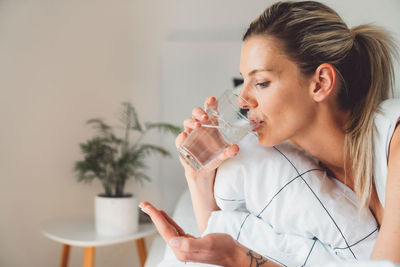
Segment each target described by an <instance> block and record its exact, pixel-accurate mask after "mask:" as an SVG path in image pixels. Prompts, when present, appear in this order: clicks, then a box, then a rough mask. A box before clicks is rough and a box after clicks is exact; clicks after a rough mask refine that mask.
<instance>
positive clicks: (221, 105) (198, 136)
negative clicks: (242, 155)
mask: <svg viewBox="0 0 400 267" xmlns="http://www.w3.org/2000/svg"><path fill="white" fill-rule="evenodd" d="M239 93H240V89H235V90H227V91H225V92H224V93H223V94H222V95H221V96H220V97H218V98H217V106H215V107H210V108H207V109H206V113H207V114H208V118H209V119H208V121H206V122H201V127H200V128H198V129H195V130H193V131H192V132H191V133H190V134H189V135H188V136H187V138H186V139H185V140H184V142H183V143H182V145H181V146H180V147H179V148H178V151H179V153H180V155H181V157H182V158H183V159H184V160H185V161H186V163H188V164H189V165H190V166H191V167H192V168H193V169H194V170H200V169H202V168H204V166H206V165H207V164H208V163H210V162H211V161H212V160H213V159H215V158H217V157H218V156H219V155H220V154H221V153H222V152H223V151H224V150H225V149H226V148H228V147H229V146H231V145H233V144H236V143H237V142H239V141H240V140H241V139H242V138H243V137H245V136H246V135H247V134H248V133H250V132H251V131H252V129H253V127H252V123H251V122H250V121H249V120H248V119H247V111H248V110H246V109H241V108H240V107H239V106H238V105H237V100H238V97H240V98H241V96H240V94H239ZM241 101H245V100H244V99H243V98H242V99H241ZM248 106H250V105H248Z"/></svg>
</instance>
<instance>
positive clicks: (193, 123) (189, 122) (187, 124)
mask: <svg viewBox="0 0 400 267" xmlns="http://www.w3.org/2000/svg"><path fill="white" fill-rule="evenodd" d="M200 126H201V124H200V122H198V121H197V120H195V119H193V118H187V119H185V120H184V121H183V128H185V132H187V133H190V132H191V131H192V130H193V129H197V128H200Z"/></svg>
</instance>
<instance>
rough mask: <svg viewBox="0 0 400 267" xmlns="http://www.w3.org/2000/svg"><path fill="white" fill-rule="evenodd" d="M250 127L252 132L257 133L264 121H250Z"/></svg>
mask: <svg viewBox="0 0 400 267" xmlns="http://www.w3.org/2000/svg"><path fill="white" fill-rule="evenodd" d="M250 125H251V128H252V131H253V132H257V131H258V130H259V129H260V128H261V127H262V126H263V125H264V121H250Z"/></svg>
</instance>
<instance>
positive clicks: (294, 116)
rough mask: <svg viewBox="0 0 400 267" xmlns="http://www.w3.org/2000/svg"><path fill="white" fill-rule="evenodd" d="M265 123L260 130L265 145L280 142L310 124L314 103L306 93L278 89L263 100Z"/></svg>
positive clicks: (260, 137) (260, 139)
mask: <svg viewBox="0 0 400 267" xmlns="http://www.w3.org/2000/svg"><path fill="white" fill-rule="evenodd" d="M262 107H263V109H262V112H263V115H264V120H265V125H264V127H263V129H262V130H261V131H260V132H259V141H260V143H261V144H262V145H264V146H272V145H276V144H279V143H281V142H283V141H285V140H288V139H290V138H292V137H293V136H295V135H296V134H297V133H298V132H300V131H302V130H303V129H304V128H305V127H308V125H310V120H311V118H312V116H311V115H312V103H310V101H309V99H308V98H307V97H306V96H304V94H296V93H295V92H293V91H292V92H291V93H288V91H284V90H281V91H278V90H277V91H276V92H275V93H274V94H273V95H272V94H271V95H270V96H269V97H268V98H267V97H266V98H264V99H263V102H262Z"/></svg>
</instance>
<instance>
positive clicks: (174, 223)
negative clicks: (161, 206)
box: [160, 210, 186, 236]
mask: <svg viewBox="0 0 400 267" xmlns="http://www.w3.org/2000/svg"><path fill="white" fill-rule="evenodd" d="M160 212H161V214H162V215H163V216H164V217H165V219H166V220H167V221H168V222H169V223H170V224H171V225H173V226H174V227H175V228H176V230H178V234H179V235H181V236H185V235H186V233H185V231H184V230H183V229H182V228H181V227H180V226H179V225H178V224H177V223H176V222H175V221H174V220H173V219H172V218H171V217H169V215H168V214H167V213H166V212H165V211H163V210H161V211H160Z"/></svg>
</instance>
